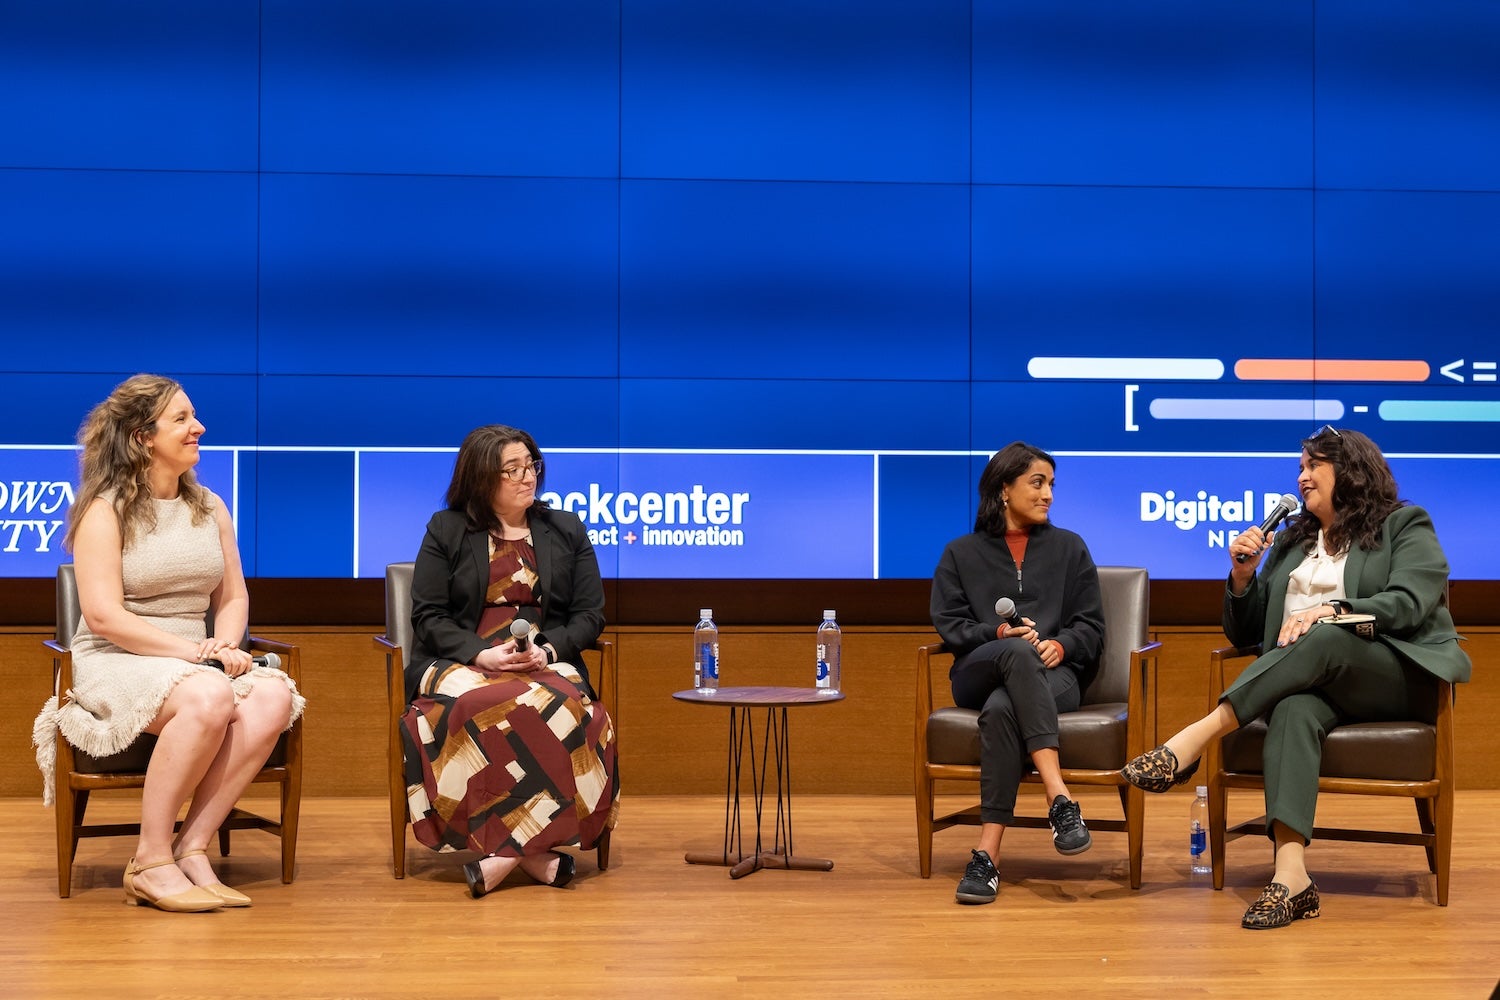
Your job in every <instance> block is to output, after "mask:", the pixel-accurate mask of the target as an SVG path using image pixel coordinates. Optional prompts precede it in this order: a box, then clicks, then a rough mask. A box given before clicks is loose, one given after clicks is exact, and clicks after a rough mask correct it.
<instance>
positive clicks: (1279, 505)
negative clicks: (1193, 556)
mask: <svg viewBox="0 0 1500 1000" xmlns="http://www.w3.org/2000/svg"><path fill="white" fill-rule="evenodd" d="M1301 505H1302V503H1301V501H1300V500H1298V499H1297V497H1296V494H1293V493H1283V494H1281V499H1280V500H1278V501H1276V506H1275V507H1273V508H1272V509H1271V513H1269V514H1267V515H1266V519H1265V520H1264V521H1262V522H1260V532H1261V534H1263V535H1269V534H1270V533H1271V532H1272V531H1274V530H1275V528H1276V526H1277V525H1278V524H1280V523H1281V522H1282V521H1284V520H1285V519H1286V516H1287V515H1288V514H1290V513H1292V512H1293V511H1295V510H1296V509H1297V508H1298V507H1300V506H1301ZM1254 555H1256V553H1254V552H1241V553H1240V554H1239V555H1237V556H1235V557H1234V561H1235V562H1241V563H1242V562H1244V561H1245V560H1247V559H1249V558H1251V557H1252V556H1254Z"/></svg>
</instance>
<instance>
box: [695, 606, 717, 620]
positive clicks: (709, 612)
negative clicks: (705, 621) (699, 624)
mask: <svg viewBox="0 0 1500 1000" xmlns="http://www.w3.org/2000/svg"><path fill="white" fill-rule="evenodd" d="M713 616H714V609H713V608H699V609H698V617H699V618H712V617H713Z"/></svg>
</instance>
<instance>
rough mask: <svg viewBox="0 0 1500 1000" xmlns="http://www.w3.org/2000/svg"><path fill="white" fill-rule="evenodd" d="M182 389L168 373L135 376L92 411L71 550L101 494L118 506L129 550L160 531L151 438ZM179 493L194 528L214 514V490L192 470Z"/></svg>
mask: <svg viewBox="0 0 1500 1000" xmlns="http://www.w3.org/2000/svg"><path fill="white" fill-rule="evenodd" d="M181 391H182V386H181V385H180V384H178V383H177V382H175V381H173V380H172V379H169V378H167V377H165V376H163V375H132V376H131V377H130V378H128V379H126V380H125V381H123V382H121V383H120V384H119V385H117V386H115V388H114V391H113V392H111V393H110V394H109V398H107V399H105V400H104V402H102V403H100V404H99V405H98V406H96V407H94V408H93V409H92V410H91V411H89V415H88V419H86V420H84V422H83V425H82V426H81V427H79V428H78V445H79V454H78V495H77V497H76V498H75V499H74V501H73V508H72V510H70V511H69V512H68V532H67V534H66V535H65V536H64V538H63V545H64V546H65V547H66V548H67V549H68V551H70V552H71V551H72V550H73V539H74V536H76V535H77V533H78V524H79V522H80V521H82V520H83V514H84V512H85V511H86V510H88V509H89V506H90V505H91V504H92V503H93V502H94V500H95V499H97V498H99V497H101V496H103V497H107V498H108V499H109V501H110V505H111V506H112V507H113V508H114V511H115V517H116V518H118V519H119V522H120V536H121V538H122V539H123V540H124V546H125V548H127V549H128V548H130V546H131V543H132V542H134V541H135V540H136V539H137V538H138V537H140V536H141V535H143V534H149V533H150V532H151V530H152V529H153V528H155V527H156V509H155V508H154V507H153V506H152V505H151V486H150V482H149V481H148V479H147V471H148V470H149V469H150V468H151V451H150V449H148V448H147V447H146V438H147V437H149V436H150V435H151V434H154V433H155V432H156V420H157V418H158V417H160V416H161V415H162V411H164V410H165V409H166V408H167V404H168V403H170V402H171V401H172V397H173V396H175V395H177V393H179V392H181ZM178 495H179V496H180V497H181V498H182V499H183V500H184V501H186V502H187V505H188V508H189V509H190V510H191V511H192V513H193V523H194V524H201V523H202V522H203V519H204V518H206V517H208V516H210V513H211V512H212V509H213V508H212V504H211V501H210V500H209V492H208V490H206V489H204V488H203V487H202V486H201V485H199V483H198V479H197V477H196V476H194V475H193V471H192V470H191V469H189V470H188V471H187V472H184V473H183V474H182V477H181V478H180V479H179V480H178Z"/></svg>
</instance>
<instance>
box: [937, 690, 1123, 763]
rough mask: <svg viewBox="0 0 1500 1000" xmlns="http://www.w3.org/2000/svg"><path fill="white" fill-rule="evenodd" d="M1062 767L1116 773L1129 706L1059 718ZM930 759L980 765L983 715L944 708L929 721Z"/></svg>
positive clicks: (1117, 704) (1102, 707)
mask: <svg viewBox="0 0 1500 1000" xmlns="http://www.w3.org/2000/svg"><path fill="white" fill-rule="evenodd" d="M1057 721H1058V736H1059V740H1060V742H1061V744H1062V747H1061V751H1060V752H1061V755H1062V760H1061V763H1062V766H1063V767H1071V768H1080V769H1090V770H1106V771H1107V770H1114V769H1115V768H1118V767H1119V766H1120V762H1121V761H1123V760H1124V759H1125V703H1124V702H1105V703H1103V704H1099V705H1085V706H1084V707H1083V708H1081V709H1079V710H1078V711H1076V712H1064V713H1063V714H1062V715H1060V716H1058V720H1057ZM927 759H928V760H929V761H931V762H932V763H934V764H970V765H975V766H977V765H978V764H979V713H978V712H976V711H974V710H973V709H968V708H940V709H938V710H937V711H935V712H933V713H932V714H931V715H929V716H928V717H927Z"/></svg>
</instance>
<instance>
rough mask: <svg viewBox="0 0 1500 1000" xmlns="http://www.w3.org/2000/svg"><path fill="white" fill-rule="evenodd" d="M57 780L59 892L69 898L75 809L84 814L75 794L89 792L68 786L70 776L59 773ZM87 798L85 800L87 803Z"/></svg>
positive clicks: (64, 897)
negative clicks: (77, 790)
mask: <svg viewBox="0 0 1500 1000" xmlns="http://www.w3.org/2000/svg"><path fill="white" fill-rule="evenodd" d="M55 780H56V781H57V795H56V799H57V805H56V808H54V810H53V812H54V813H56V820H57V894H58V896H60V897H62V898H63V899H67V898H68V896H69V895H71V894H72V892H73V852H74V850H75V849H76V848H77V846H78V838H77V837H75V836H74V835H73V825H74V823H75V822H77V821H76V820H75V819H74V809H75V808H76V809H77V810H78V815H79V816H82V815H83V810H82V806H81V804H80V803H79V802H78V799H77V798H75V796H86V795H88V793H87V792H74V791H73V790H72V789H71V788H68V787H67V786H66V783H67V780H68V776H67V775H66V774H62V773H59V774H58V775H57V777H56V779H55ZM86 801H87V800H85V803H86Z"/></svg>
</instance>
